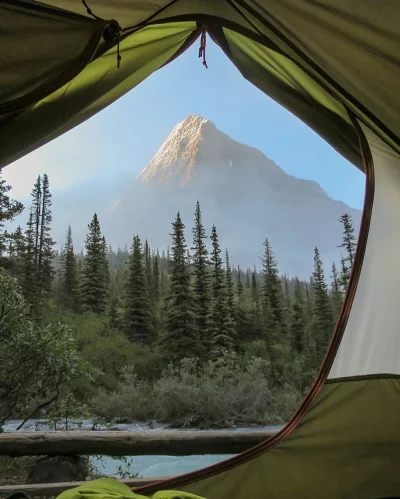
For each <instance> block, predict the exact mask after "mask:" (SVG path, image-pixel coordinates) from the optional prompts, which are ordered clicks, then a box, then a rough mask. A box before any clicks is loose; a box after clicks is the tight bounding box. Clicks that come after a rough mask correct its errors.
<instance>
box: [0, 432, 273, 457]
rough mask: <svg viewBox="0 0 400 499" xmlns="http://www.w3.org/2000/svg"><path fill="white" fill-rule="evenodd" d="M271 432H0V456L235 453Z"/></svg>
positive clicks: (263, 438) (260, 440) (270, 434)
mask: <svg viewBox="0 0 400 499" xmlns="http://www.w3.org/2000/svg"><path fill="white" fill-rule="evenodd" d="M272 435H274V432H272V431H265V430H262V431H261V430H255V431H241V430H237V431H175V430H170V431H156V430H150V431H130V432H122V431H121V432H113V431H111V432H110V431H53V432H32V433H30V432H26V433H23V432H13V433H2V434H1V435H0V455H2V456H13V457H17V456H39V455H47V456H56V455H62V456H68V455H85V456H89V455H106V456H145V455H146V456H149V455H150V456H154V455H166V456H190V455H202V454H238V453H240V452H243V451H244V450H246V449H249V448H250V447H253V446H254V445H257V444H259V443H261V442H263V441H264V440H266V439H267V438H269V437H271V436H272Z"/></svg>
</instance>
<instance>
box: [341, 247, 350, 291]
mask: <svg viewBox="0 0 400 499" xmlns="http://www.w3.org/2000/svg"><path fill="white" fill-rule="evenodd" d="M350 273H351V267H350V266H349V265H348V263H347V258H346V257H344V256H343V255H342V256H341V258H340V275H339V284H340V286H341V288H342V291H343V293H346V291H347V286H348V285H349V281H350Z"/></svg>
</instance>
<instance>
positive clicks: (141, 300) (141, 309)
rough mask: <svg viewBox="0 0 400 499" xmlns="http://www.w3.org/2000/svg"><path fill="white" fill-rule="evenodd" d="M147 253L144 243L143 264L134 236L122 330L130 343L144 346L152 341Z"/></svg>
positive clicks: (129, 261) (138, 241) (139, 248)
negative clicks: (133, 342) (134, 342)
mask: <svg viewBox="0 0 400 499" xmlns="http://www.w3.org/2000/svg"><path fill="white" fill-rule="evenodd" d="M149 252H150V248H149V247H148V245H147V243H146V247H145V259H146V261H145V262H143V252H142V244H141V242H140V238H139V236H135V237H134V238H133V245H132V253H131V255H130V256H129V260H128V270H127V274H126V281H125V293H124V301H123V325H124V330H125V332H126V334H127V335H128V337H129V338H130V339H131V340H132V341H136V342H137V343H144V344H146V343H147V344H148V343H151V342H152V340H153V339H154V337H153V322H152V319H153V314H152V306H151V298H150V288H149V286H151V279H150V276H151V269H150V263H149V261H150V260H149V259H150V256H149ZM145 263H146V267H145Z"/></svg>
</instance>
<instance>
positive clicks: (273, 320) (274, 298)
mask: <svg viewBox="0 0 400 499" xmlns="http://www.w3.org/2000/svg"><path fill="white" fill-rule="evenodd" d="M261 261H262V269H263V277H264V282H263V286H262V290H261V291H262V293H261V297H262V307H263V314H264V324H265V330H266V340H267V342H268V344H269V345H270V346H272V345H273V344H274V343H275V342H277V341H278V340H279V337H280V334H281V333H282V332H283V331H282V329H283V328H282V326H283V299H282V283H281V279H280V277H279V271H278V265H277V262H276V259H275V256H274V254H273V252H272V249H271V245H270V243H269V241H268V239H266V240H265V242H264V255H263V258H262V259H261Z"/></svg>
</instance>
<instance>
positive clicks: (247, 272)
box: [245, 269, 251, 289]
mask: <svg viewBox="0 0 400 499" xmlns="http://www.w3.org/2000/svg"><path fill="white" fill-rule="evenodd" d="M245 285H246V289H250V288H251V280H250V269H247V270H246V283H245Z"/></svg>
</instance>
